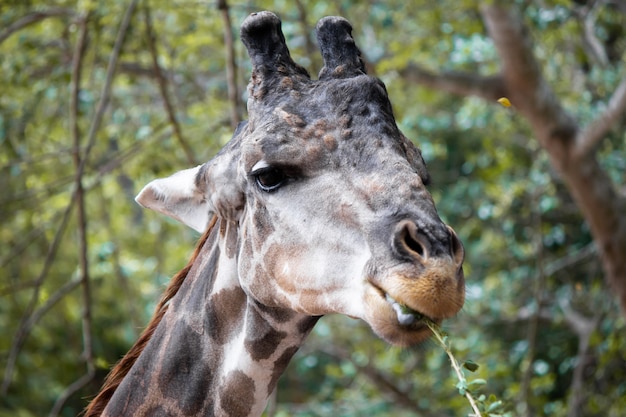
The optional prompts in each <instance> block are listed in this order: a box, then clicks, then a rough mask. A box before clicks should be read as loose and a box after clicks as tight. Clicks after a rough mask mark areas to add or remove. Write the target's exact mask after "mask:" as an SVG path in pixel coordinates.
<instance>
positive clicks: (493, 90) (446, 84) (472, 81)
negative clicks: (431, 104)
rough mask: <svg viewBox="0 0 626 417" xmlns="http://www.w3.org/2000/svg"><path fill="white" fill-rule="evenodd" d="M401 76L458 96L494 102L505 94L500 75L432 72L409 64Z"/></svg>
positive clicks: (401, 72)
mask: <svg viewBox="0 0 626 417" xmlns="http://www.w3.org/2000/svg"><path fill="white" fill-rule="evenodd" d="M400 75H401V76H402V78H404V79H406V80H408V81H412V82H414V83H418V84H421V85H423V86H425V87H428V88H432V89H436V90H441V91H446V92H448V93H451V94H455V95H458V96H463V97H464V96H476V97H481V98H483V99H485V100H487V101H491V102H494V101H496V100H497V99H499V98H500V97H504V96H506V95H507V91H506V87H505V85H504V80H503V79H502V77H501V76H499V75H495V76H489V77H483V76H480V75H477V74H470V73H464V72H443V73H434V72H431V71H428V70H426V69H424V68H422V67H420V66H419V65H416V64H409V65H408V66H407V67H406V68H404V69H402V70H401V71H400Z"/></svg>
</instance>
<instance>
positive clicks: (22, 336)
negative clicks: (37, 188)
mask: <svg viewBox="0 0 626 417" xmlns="http://www.w3.org/2000/svg"><path fill="white" fill-rule="evenodd" d="M75 203H76V198H75V195H73V196H72V198H71V200H70V202H69V203H68V205H67V207H66V209H65V212H64V213H63V217H62V219H61V224H60V225H59V228H58V229H57V231H56V233H55V235H54V239H53V240H52V243H51V245H50V247H49V249H48V254H47V255H46V259H45V260H44V264H43V267H42V268H41V272H40V273H39V276H38V277H37V279H36V280H35V284H34V289H33V294H32V295H31V298H30V301H29V302H28V305H27V306H26V309H25V310H24V314H23V315H22V319H21V320H20V324H19V325H18V327H17V331H16V332H15V336H14V337H13V342H12V343H11V348H10V349H9V354H8V358H7V365H6V367H5V368H4V377H3V380H2V386H1V387H0V395H1V396H3V397H4V396H6V394H7V391H8V389H9V386H10V385H11V382H12V380H13V371H14V370H15V364H16V362H17V356H18V355H19V353H20V350H21V349H22V346H23V345H24V342H25V341H26V337H27V336H28V335H29V333H30V329H31V327H32V326H31V325H30V320H31V318H32V316H33V315H34V313H33V312H34V310H35V306H36V305H37V302H38V301H39V293H40V291H41V286H42V285H43V282H44V281H45V279H46V278H47V276H48V272H49V271H50V267H51V266H52V263H53V262H54V259H55V258H56V254H57V250H58V249H59V245H60V243H61V238H62V237H63V233H64V232H65V229H66V228H67V224H68V221H69V218H70V213H71V212H72V209H73V208H74V204H75Z"/></svg>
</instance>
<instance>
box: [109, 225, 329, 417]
mask: <svg viewBox="0 0 626 417" xmlns="http://www.w3.org/2000/svg"><path fill="white" fill-rule="evenodd" d="M237 247H238V241H237V229H236V225H235V224H234V223H228V222H225V221H219V220H218V222H217V224H216V225H215V226H214V227H213V230H212V232H211V234H210V235H209V237H208V239H207V241H206V243H205V244H204V247H203V248H202V249H201V252H200V255H199V256H198V258H197V259H196V262H195V263H194V264H193V266H192V267H191V269H190V271H189V273H188V274H187V277H186V278H185V281H184V283H183V284H182V286H181V288H180V290H179V291H178V293H177V294H176V296H175V297H174V298H172V300H171V301H170V304H169V307H168V309H167V312H166V313H165V315H164V316H163V318H162V320H161V322H160V323H159V325H158V327H157V328H156V330H155V332H154V334H153V335H152V337H151V339H150V341H149V342H148V344H147V345H146V347H145V348H144V350H143V352H142V353H141V355H140V356H139V358H138V359H137V361H136V362H135V363H134V365H133V366H132V368H131V369H130V371H129V372H128V374H127V375H126V377H125V378H124V380H123V381H122V382H121V384H120V385H119V387H118V388H117V389H116V391H115V393H114V394H113V396H112V397H111V399H110V401H109V402H108V405H107V407H106V408H105V410H104V413H103V415H105V416H142V415H176V416H179V415H194V416H196V415H205V416H229V417H240V416H241V417H243V416H260V415H261V413H262V412H263V409H264V408H265V404H266V402H267V398H268V396H269V395H270V394H271V392H272V391H273V389H274V388H275V386H276V383H277V381H278V377H279V376H280V375H281V374H282V373H283V371H284V369H285V367H286V366H287V364H288V363H289V360H290V359H291V357H292V356H293V354H294V353H295V352H296V351H297V350H298V348H299V346H300V345H301V344H302V342H303V341H304V338H305V337H306V336H307V335H308V333H309V331H310V330H311V329H312V328H313V325H314V324H315V322H316V321H317V319H316V318H315V317H310V316H304V315H301V314H297V313H295V312H293V311H290V310H285V309H279V308H270V307H267V306H263V305H261V304H259V303H257V302H256V301H255V300H253V299H251V298H249V297H248V296H247V295H246V294H245V293H244V291H243V290H242V289H241V287H240V285H239V281H238V274H237V257H236V253H237V250H236V249H237Z"/></svg>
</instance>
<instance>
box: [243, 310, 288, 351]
mask: <svg viewBox="0 0 626 417" xmlns="http://www.w3.org/2000/svg"><path fill="white" fill-rule="evenodd" d="M247 321H248V322H249V323H250V334H249V335H248V338H247V339H246V341H245V343H244V345H245V346H246V350H247V351H248V353H249V354H250V356H251V357H252V360H255V361H260V360H263V359H267V358H269V357H270V356H271V355H272V354H273V353H274V352H275V351H276V349H277V348H278V345H280V343H281V342H282V341H283V340H284V339H285V338H286V337H287V333H286V332H283V331H280V330H276V329H275V328H273V327H272V326H271V325H270V324H269V323H268V322H267V321H266V320H265V318H263V317H262V316H261V315H259V313H258V312H256V311H254V310H249V311H248V316H247Z"/></svg>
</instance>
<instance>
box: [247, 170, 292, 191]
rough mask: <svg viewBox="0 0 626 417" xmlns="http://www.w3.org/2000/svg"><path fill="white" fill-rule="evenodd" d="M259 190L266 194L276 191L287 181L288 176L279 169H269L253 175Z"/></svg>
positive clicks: (258, 171)
mask: <svg viewBox="0 0 626 417" xmlns="http://www.w3.org/2000/svg"><path fill="white" fill-rule="evenodd" d="M252 175H253V176H254V178H255V180H256V183H257V185H258V186H259V188H260V189H261V190H263V191H265V192H268V193H269V192H272V191H276V190H277V189H278V188H279V187H280V186H281V185H283V184H284V183H285V182H286V181H287V176H286V175H285V174H284V173H283V172H282V171H281V170H280V169H277V168H273V167H267V168H262V169H259V170H257V171H256V172H254V173H253V174H252Z"/></svg>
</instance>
